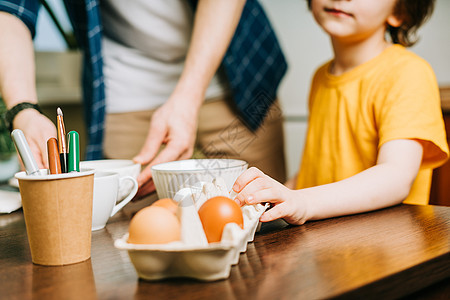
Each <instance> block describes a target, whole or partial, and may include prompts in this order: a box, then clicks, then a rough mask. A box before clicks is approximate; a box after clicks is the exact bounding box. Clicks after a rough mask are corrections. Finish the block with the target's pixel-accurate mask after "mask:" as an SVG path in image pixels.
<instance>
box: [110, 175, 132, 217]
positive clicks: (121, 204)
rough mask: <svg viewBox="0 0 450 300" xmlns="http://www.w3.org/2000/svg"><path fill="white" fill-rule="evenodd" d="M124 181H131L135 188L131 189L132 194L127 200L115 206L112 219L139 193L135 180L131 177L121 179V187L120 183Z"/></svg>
mask: <svg viewBox="0 0 450 300" xmlns="http://www.w3.org/2000/svg"><path fill="white" fill-rule="evenodd" d="M123 180H131V181H132V182H133V188H132V189H131V192H130V193H129V194H128V196H127V197H126V198H125V199H123V200H122V201H120V202H119V203H118V204H116V205H114V208H113V210H112V212H111V216H110V217H112V216H114V215H115V214H116V213H117V212H118V211H119V210H121V209H122V208H123V207H124V206H125V205H126V204H127V203H128V202H130V201H131V199H133V197H134V196H135V195H136V193H137V190H138V183H137V181H136V179H134V178H133V177H131V176H124V177H122V178H120V179H119V186H120V183H121V182H122V181H123Z"/></svg>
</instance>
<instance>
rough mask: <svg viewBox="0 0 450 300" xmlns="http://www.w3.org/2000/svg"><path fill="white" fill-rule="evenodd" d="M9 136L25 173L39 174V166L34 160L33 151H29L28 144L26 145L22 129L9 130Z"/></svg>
mask: <svg viewBox="0 0 450 300" xmlns="http://www.w3.org/2000/svg"><path fill="white" fill-rule="evenodd" d="M11 137H12V139H13V141H14V145H15V146H16V149H17V152H19V156H20V158H21V159H22V162H23V165H24V167H25V171H26V173H27V174H28V175H39V174H40V172H39V167H38V165H37V163H36V161H35V160H34V157H33V153H31V149H30V146H29V145H28V142H27V140H26V138H25V135H24V134H23V132H22V130H20V129H14V130H13V132H11Z"/></svg>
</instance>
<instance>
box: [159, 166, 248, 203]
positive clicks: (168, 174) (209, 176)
mask: <svg viewBox="0 0 450 300" xmlns="http://www.w3.org/2000/svg"><path fill="white" fill-rule="evenodd" d="M247 168H248V164H247V162H245V161H243V160H238V159H187V160H179V161H172V162H167V163H162V164H158V165H155V166H153V167H152V175H153V181H154V183H155V186H156V192H157V193H158V197H159V198H160V199H161V198H173V197H174V196H175V194H176V193H177V191H179V190H180V189H182V188H184V187H189V186H193V185H195V183H197V182H200V181H204V182H211V181H212V180H213V179H214V178H218V177H221V178H223V180H224V181H225V183H226V187H227V189H228V191H229V190H231V188H232V186H233V184H234V182H235V181H236V179H237V178H238V176H239V175H240V174H241V173H242V172H244V171H245V170H246V169H247Z"/></svg>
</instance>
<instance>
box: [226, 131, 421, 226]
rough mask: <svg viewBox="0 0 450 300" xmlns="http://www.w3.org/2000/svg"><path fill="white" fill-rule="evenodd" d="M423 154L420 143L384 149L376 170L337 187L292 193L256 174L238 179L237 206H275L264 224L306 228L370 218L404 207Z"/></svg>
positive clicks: (388, 145) (391, 144) (396, 142)
mask: <svg viewBox="0 0 450 300" xmlns="http://www.w3.org/2000/svg"><path fill="white" fill-rule="evenodd" d="M422 153H423V149H422V146H421V144H420V143H419V142H417V141H414V140H394V141H390V142H387V143H385V144H384V145H383V146H381V148H380V151H379V154H378V158H377V164H376V165H375V166H373V167H371V168H369V169H367V170H364V171H363V172H361V173H359V174H356V175H354V176H352V177H349V178H347V179H344V180H341V181H338V182H335V183H331V184H326V185H321V186H316V187H312V188H307V189H301V190H291V189H288V188H287V187H285V186H284V185H282V184H281V183H279V182H277V181H275V180H273V179H272V178H270V177H268V176H267V175H265V174H264V173H262V172H261V171H259V170H258V169H256V168H251V169H249V170H248V171H246V172H244V173H243V174H242V175H241V176H239V178H238V179H237V180H236V183H235V185H234V186H233V190H234V191H235V192H239V194H238V196H237V197H236V201H238V202H239V203H241V204H244V203H247V204H256V203H260V202H271V203H273V204H275V206H274V207H273V208H272V209H270V210H268V211H267V212H265V213H264V214H263V215H262V216H261V221H263V222H267V221H272V220H275V219H278V218H283V219H285V220H286V221H287V222H289V223H291V224H303V223H305V222H306V221H308V220H317V219H324V218H330V217H336V216H341V215H348V214H355V213H360V212H366V211H371V210H375V209H380V208H383V207H388V206H392V205H395V204H399V203H401V201H403V200H404V199H405V198H406V197H407V196H408V194H409V191H410V189H411V186H412V184H413V182H414V180H415V178H416V176H417V172H418V171H419V167H420V164H421V161H422Z"/></svg>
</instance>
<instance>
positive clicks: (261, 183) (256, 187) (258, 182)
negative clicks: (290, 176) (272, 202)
mask: <svg viewBox="0 0 450 300" xmlns="http://www.w3.org/2000/svg"><path fill="white" fill-rule="evenodd" d="M270 187H271V184H270V181H269V180H268V179H266V178H256V179H254V180H253V181H251V182H249V183H248V184H247V185H246V186H245V187H244V188H243V189H241V192H240V193H239V194H238V195H237V196H236V198H237V199H238V200H239V201H240V203H241V205H243V204H256V203H259V202H261V201H260V199H259V197H258V196H257V193H259V192H261V191H265V190H268V189H270ZM263 196H264V197H268V196H269V195H265V194H263Z"/></svg>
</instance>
